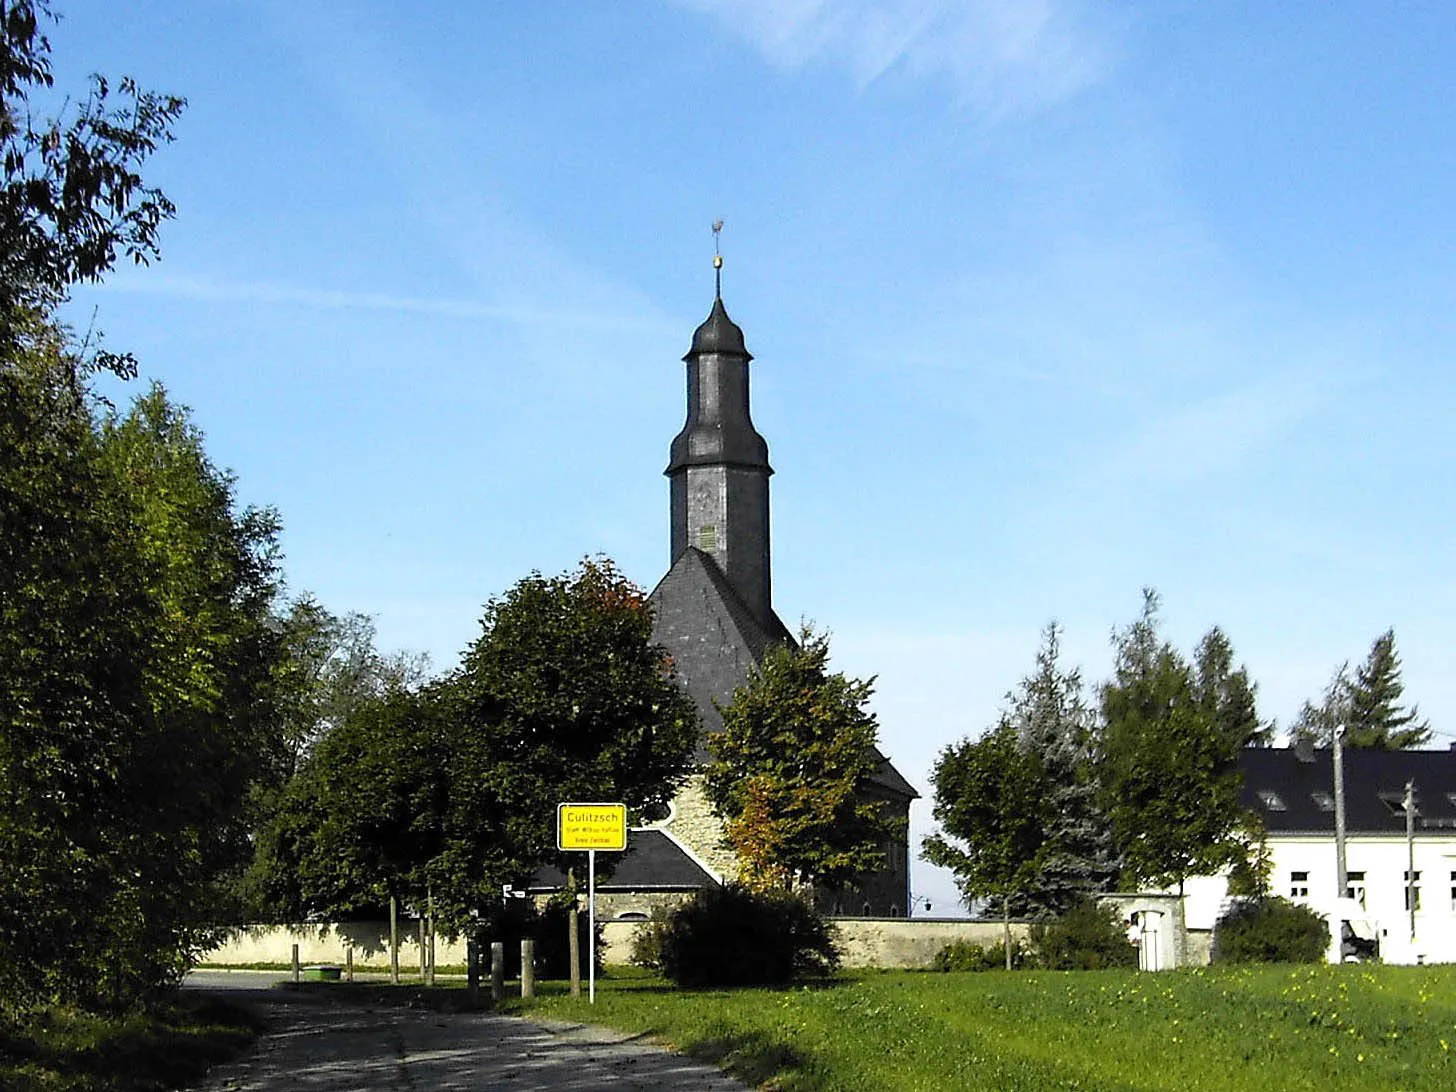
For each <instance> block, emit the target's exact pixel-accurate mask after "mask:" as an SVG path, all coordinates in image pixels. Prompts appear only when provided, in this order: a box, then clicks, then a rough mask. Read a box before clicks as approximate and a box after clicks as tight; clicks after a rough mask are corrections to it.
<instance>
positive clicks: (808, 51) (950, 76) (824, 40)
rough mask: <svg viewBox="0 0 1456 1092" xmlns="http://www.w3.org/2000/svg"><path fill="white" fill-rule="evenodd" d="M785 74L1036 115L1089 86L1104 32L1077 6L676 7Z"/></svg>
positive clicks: (787, 1) (998, 112)
mask: <svg viewBox="0 0 1456 1092" xmlns="http://www.w3.org/2000/svg"><path fill="white" fill-rule="evenodd" d="M678 2H679V3H680V4H683V5H684V6H686V7H689V8H692V9H694V10H697V11H701V12H703V13H705V14H707V15H710V16H711V17H713V18H715V19H717V20H718V21H719V22H720V23H722V24H724V25H725V26H727V27H728V28H729V29H730V30H731V31H732V32H734V33H736V34H738V35H740V36H742V37H743V38H745V39H747V40H748V41H749V42H751V43H752V44H753V45H754V46H755V47H756V48H757V49H758V50H759V51H760V52H762V53H763V54H764V56H765V57H767V58H768V60H769V61H770V62H771V63H773V64H775V65H778V66H780V67H782V68H786V69H797V68H801V67H804V66H807V65H811V64H829V65H838V66H842V67H845V68H847V69H849V71H850V72H851V73H852V74H853V76H854V78H855V80H856V81H857V82H858V83H859V84H860V86H861V87H865V86H868V85H869V84H871V83H873V82H874V81H876V80H878V79H880V78H881V77H882V76H884V75H886V74H887V73H889V72H891V71H892V70H897V69H899V70H903V71H904V72H906V73H908V74H910V75H912V76H914V77H917V78H922V79H942V80H945V81H947V82H948V83H949V84H950V86H951V89H952V91H953V93H954V94H955V95H956V96H957V97H958V98H960V99H963V100H964V101H966V102H967V103H968V104H969V105H970V106H973V107H975V108H976V109H978V110H980V111H982V112H983V113H986V114H988V115H990V116H993V117H1003V116H1006V115H1011V114H1016V113H1020V112H1025V111H1031V110H1036V109H1039V108H1042V107H1045V106H1047V105H1050V104H1052V103H1056V102H1059V101H1061V100H1063V99H1066V98H1069V97H1071V96H1073V95H1075V94H1076V93H1077V92H1078V91H1080V90H1082V89H1083V88H1085V87H1087V86H1089V85H1091V84H1093V83H1095V82H1096V81H1097V80H1098V79H1100V78H1101V77H1102V75H1103V74H1104V73H1105V72H1106V71H1107V70H1108V68H1109V67H1110V66H1111V63H1112V57H1113V50H1112V48H1111V42H1110V35H1109V34H1108V33H1107V31H1106V29H1105V28H1102V27H1094V26H1093V25H1092V24H1091V22H1090V20H1089V19H1087V18H1086V16H1085V15H1084V13H1083V9H1082V4H1081V3H1079V2H1078V0H678Z"/></svg>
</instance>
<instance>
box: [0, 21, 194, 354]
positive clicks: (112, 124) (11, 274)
mask: <svg viewBox="0 0 1456 1092" xmlns="http://www.w3.org/2000/svg"><path fill="white" fill-rule="evenodd" d="M50 18H52V16H51V12H50V5H49V4H48V3H46V2H45V0H4V2H3V3H0V162H3V167H4V181H3V183H0V353H9V352H11V351H13V350H14V349H15V348H16V347H17V345H18V344H20V341H21V339H23V338H24V337H25V336H26V334H27V333H29V332H33V327H32V326H31V325H30V324H29V322H28V320H27V318H26V316H37V315H38V316H49V315H50V314H51V313H52V312H53V310H54V308H55V307H56V306H57V305H58V304H59V303H61V302H62V301H63V300H65V299H66V297H67V294H68V292H69V290H70V288H71V286H72V285H75V284H77V283H78V282H82V281H96V280H100V279H101V277H103V276H104V275H105V274H106V273H107V272H109V271H110V270H111V269H112V267H113V266H114V265H115V264H116V261H117V259H118V257H126V258H130V259H132V260H133V261H135V262H139V263H146V262H148V261H150V260H151V259H152V258H154V257H156V256H157V254H158V239H157V233H158V230H159V229H160V227H161V225H162V224H163V223H164V222H165V221H166V220H168V219H169V218H171V216H172V215H173V213H174V211H175V210H174V208H173V205H172V202H171V201H170V200H168V199H167V196H166V195H165V194H164V193H162V191H161V190H160V189H158V188H156V187H155V186H148V185H147V184H146V183H145V182H144V181H143V179H142V176H141V173H140V172H141V167H142V165H143V164H144V163H145V161H146V160H147V158H148V157H149V156H151V155H152V153H153V152H155V151H156V150H157V148H158V147H159V146H160V145H161V144H163V143H166V142H167V141H170V140H171V139H172V132H171V129H172V125H173V123H174V122H175V121H176V120H177V118H178V117H179V116H180V115H181V113H182V109H183V107H184V106H185V102H184V100H182V99H180V98H177V97H175V96H172V95H161V94H156V93H154V92H150V91H144V90H142V89H141V88H139V87H138V86H137V85H136V84H135V83H134V82H133V81H131V80H129V79H123V80H121V81H119V82H118V83H117V85H116V87H115V88H113V87H112V84H111V82H110V81H108V80H107V79H106V78H105V77H103V76H93V77H92V78H91V87H90V89H89V91H88V93H87V94H86V95H84V96H83V97H79V98H76V99H71V98H67V99H66V108H65V110H64V111H63V112H62V113H60V114H58V115H55V116H46V115H45V113H44V112H43V110H42V108H41V105H40V102H39V101H37V100H41V99H43V98H44V95H45V92H47V91H48V90H49V89H50V88H51V87H52V84H53V79H52V75H51V63H50V42H49V39H48V38H47V36H46V34H45V33H44V31H43V29H42V26H41V23H42V21H43V20H47V19H50ZM94 362H95V364H97V365H99V366H101V367H105V368H108V369H110V370H112V371H115V372H117V373H118V374H121V375H134V374H135V370H136V366H135V362H134V361H133V360H132V358H131V357H130V356H125V355H120V356H119V355H115V354H109V353H100V354H97V356H96V358H95V361H94Z"/></svg>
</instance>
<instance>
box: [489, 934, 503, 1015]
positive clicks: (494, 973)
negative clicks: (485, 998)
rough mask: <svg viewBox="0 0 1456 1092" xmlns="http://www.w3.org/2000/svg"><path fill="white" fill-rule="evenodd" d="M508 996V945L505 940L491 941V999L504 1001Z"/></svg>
mask: <svg viewBox="0 0 1456 1092" xmlns="http://www.w3.org/2000/svg"><path fill="white" fill-rule="evenodd" d="M505 997H506V945H505V942H504V941H501V940H493V941H491V942H490V999H491V1000H492V1001H504V1000H505Z"/></svg>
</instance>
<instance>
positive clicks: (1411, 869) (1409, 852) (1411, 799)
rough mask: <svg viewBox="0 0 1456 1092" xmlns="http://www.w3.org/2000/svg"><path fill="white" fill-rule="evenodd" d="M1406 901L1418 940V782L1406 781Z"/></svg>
mask: <svg viewBox="0 0 1456 1092" xmlns="http://www.w3.org/2000/svg"><path fill="white" fill-rule="evenodd" d="M1405 860H1406V865H1405V870H1406V871H1405V901H1406V902H1407V903H1408V904H1409V905H1410V938H1411V943H1412V944H1414V943H1415V942H1416V783H1415V782H1414V781H1407V782H1406V783H1405Z"/></svg>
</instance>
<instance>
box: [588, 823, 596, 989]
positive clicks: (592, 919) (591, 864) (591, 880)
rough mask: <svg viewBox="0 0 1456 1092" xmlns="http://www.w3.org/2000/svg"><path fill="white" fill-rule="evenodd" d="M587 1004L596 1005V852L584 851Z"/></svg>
mask: <svg viewBox="0 0 1456 1092" xmlns="http://www.w3.org/2000/svg"><path fill="white" fill-rule="evenodd" d="M586 973H587V991H586V999H587V1004H589V1005H595V1004H596V1003H597V851H596V850H594V849H589V850H587V851H586Z"/></svg>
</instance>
